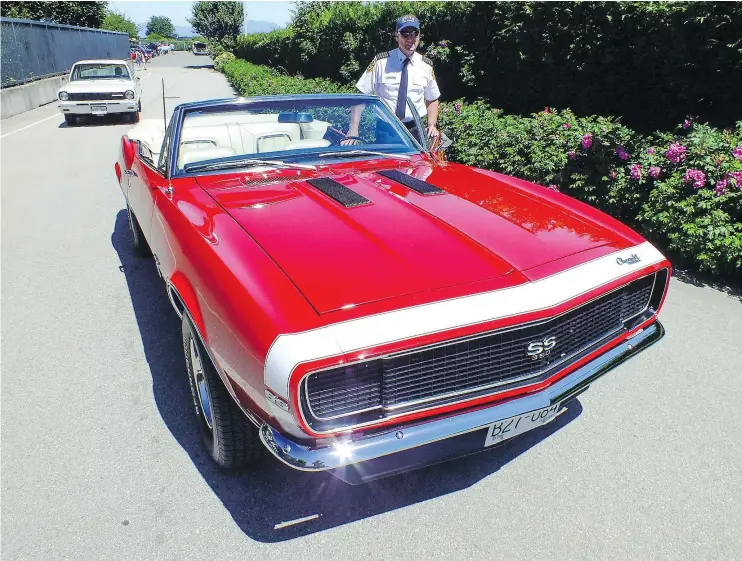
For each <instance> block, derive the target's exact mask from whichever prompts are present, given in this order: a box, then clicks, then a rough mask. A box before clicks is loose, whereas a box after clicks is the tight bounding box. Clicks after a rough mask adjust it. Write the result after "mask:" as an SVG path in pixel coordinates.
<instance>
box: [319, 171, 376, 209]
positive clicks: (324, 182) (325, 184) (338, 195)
mask: <svg viewBox="0 0 742 561" xmlns="http://www.w3.org/2000/svg"><path fill="white" fill-rule="evenodd" d="M307 183H309V184H310V185H311V186H312V187H314V188H315V189H317V190H318V191H322V192H323V193H324V194H325V195H327V196H328V197H330V198H331V199H334V200H336V201H337V202H339V203H340V204H341V205H343V206H344V207H345V208H352V207H354V206H360V205H367V204H370V203H371V201H369V200H368V199H367V198H366V197H364V196H363V195H359V194H358V193H356V192H355V191H353V190H352V189H349V188H348V187H346V186H345V185H343V184H342V183H338V182H337V181H335V180H334V179H331V178H329V177H319V178H317V179H307Z"/></svg>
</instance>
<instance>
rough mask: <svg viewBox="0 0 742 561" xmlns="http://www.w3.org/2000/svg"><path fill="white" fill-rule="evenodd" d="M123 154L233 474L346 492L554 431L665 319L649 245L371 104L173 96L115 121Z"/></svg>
mask: <svg viewBox="0 0 742 561" xmlns="http://www.w3.org/2000/svg"><path fill="white" fill-rule="evenodd" d="M352 111H358V112H359V113H358V114H359V115H360V117H361V118H360V123H361V127H360V132H359V134H358V136H355V137H348V136H346V134H345V133H344V131H346V130H347V129H348V122H349V116H350V114H351V112H352ZM416 124H417V126H418V128H419V130H423V128H422V123H420V122H419V120H418V121H417V122H416ZM344 141H346V142H347V141H353V142H355V145H352V146H348V145H343V144H345V142H344ZM163 147H164V148H163ZM161 150H162V151H161ZM114 168H115V172H116V176H117V178H118V180H119V183H120V186H121V189H122V192H123V195H124V198H125V200H126V205H127V209H128V216H129V224H130V227H131V231H132V239H133V244H134V250H135V251H136V252H137V253H138V254H139V255H154V261H155V264H156V267H157V269H158V271H159V273H160V275H161V276H162V278H163V279H164V288H165V291H166V293H167V296H168V298H169V299H170V302H171V303H172V306H173V308H174V309H175V312H176V313H177V314H178V315H179V316H180V317H181V320H182V337H183V348H184V352H185V364H186V372H185V374H186V375H187V377H188V380H189V383H190V388H191V392H192V397H193V411H194V412H195V414H196V416H197V419H198V424H199V427H200V431H201V435H202V436H203V441H204V444H205V447H206V449H207V450H208V452H209V454H210V455H211V457H212V458H213V460H214V461H215V462H216V463H217V464H218V465H220V466H223V467H227V468H231V467H236V466H240V465H244V464H248V463H249V462H251V461H252V460H253V459H254V458H255V457H256V456H257V455H258V454H259V453H260V451H261V449H262V448H265V449H267V450H269V451H270V453H271V454H273V455H274V456H275V457H276V458H278V459H279V460H280V461H282V462H284V463H285V464H287V465H289V466H291V467H292V468H296V469H299V470H304V471H326V470H327V471H330V472H332V473H333V474H334V475H336V476H338V477H340V478H342V479H344V480H346V481H348V482H351V483H359V482H363V481H368V480H371V479H374V478H377V477H381V476H386V475H390V474H393V473H397V472H401V471H406V470H409V469H413V468H416V467H420V466H423V465H428V464H430V463H434V462H439V461H442V460H445V459H449V458H452V457H457V456H463V455H468V454H470V453H473V452H477V451H480V450H484V449H487V448H488V447H490V446H492V445H495V444H499V443H500V442H503V441H504V440H506V439H509V438H511V437H514V436H517V435H519V434H522V433H524V432H526V431H529V430H531V429H534V428H536V427H540V426H543V425H544V424H545V423H548V422H550V421H551V420H552V419H554V418H555V417H556V416H558V415H559V414H560V413H562V412H563V411H564V408H565V405H567V404H569V402H570V400H571V399H573V398H574V397H575V396H577V395H578V394H580V393H581V392H583V391H584V390H586V389H587V388H588V386H589V385H591V384H592V383H594V382H595V380H596V379H597V378H599V377H600V376H602V375H604V374H605V373H606V372H608V371H609V370H611V369H613V368H614V367H616V366H618V365H619V364H621V363H622V362H624V361H625V360H627V359H628V358H630V357H633V356H634V355H636V354H637V353H640V352H642V351H643V350H645V349H646V348H647V347H648V346H650V345H652V344H653V343H655V342H656V341H658V340H659V339H660V338H661V337H662V336H663V333H664V331H663V328H662V326H661V324H660V323H659V321H658V319H657V315H658V312H659V310H660V308H661V306H662V303H663V300H664V297H665V294H666V290H667V286H668V282H669V279H670V263H669V262H668V261H667V259H665V257H663V255H662V254H661V253H660V252H659V251H657V249H655V248H654V247H653V246H652V245H651V244H650V243H649V242H647V241H646V240H644V239H643V238H642V237H641V236H639V235H638V234H637V233H636V232H634V231H632V230H631V229H630V228H628V227H627V226H625V225H623V224H621V223H620V222H618V221H617V220H615V219H613V218H611V217H609V216H607V215H605V214H603V213H602V212H599V211H597V210H595V209H594V208H592V207H590V206H588V205H586V204H584V203H581V202H578V201H576V200H574V199H572V198H570V197H568V196H565V195H563V194H560V193H556V192H553V191H551V190H548V189H546V188H544V187H541V186H539V185H535V184H533V183H529V182H527V181H524V180H521V179H517V178H515V177H510V176H507V175H503V174H500V173H495V172H491V171H485V170H482V169H477V168H473V167H469V166H465V165H460V164H454V163H448V162H445V161H442V160H440V159H439V158H436V157H434V154H432V153H431V152H430V151H429V149H428V147H427V144H426V140H425V138H415V137H413V136H412V135H411V133H410V132H408V130H407V128H406V127H404V126H403V125H402V123H400V121H399V120H398V119H397V118H396V117H395V116H394V114H393V113H391V112H390V111H389V109H388V108H387V107H386V106H385V105H384V104H383V103H382V102H381V100H379V98H377V97H372V96H364V95H353V94H335V95H293V96H272V97H261V98H250V99H238V100H215V101H204V102H197V103H188V104H182V105H179V106H178V107H176V108H175V110H174V113H173V116H172V118H171V120H170V123H169V125H168V128H167V132H166V131H165V129H164V125H163V123H162V121H160V120H153V121H143V122H142V123H140V124H139V125H137V126H136V127H133V128H132V129H131V130H130V131H129V132H128V133H127V134H126V135H124V136H123V138H122V142H121V154H120V158H119V160H118V162H116V163H115V165H114ZM601 413H602V414H603V415H604V416H607V417H610V418H613V419H615V421H616V422H620V418H621V417H620V416H621V413H620V412H619V406H617V407H616V409H615V410H606V411H602V412H601ZM261 442H262V445H261Z"/></svg>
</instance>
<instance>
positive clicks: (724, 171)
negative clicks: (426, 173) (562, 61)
mask: <svg viewBox="0 0 742 561" xmlns="http://www.w3.org/2000/svg"><path fill="white" fill-rule="evenodd" d="M222 71H223V72H224V73H225V74H226V76H227V78H228V80H229V82H230V83H231V84H232V85H233V86H234V87H235V88H236V89H237V90H238V91H239V92H240V93H241V94H242V95H244V96H258V95H272V94H291V93H297V94H298V93H336V92H351V91H354V88H351V87H350V86H344V85H342V84H338V83H336V82H331V81H329V80H322V79H302V78H299V77H295V76H288V75H287V74H285V73H282V72H278V71H276V70H274V69H270V68H267V67H265V66H258V65H255V64H251V63H249V62H246V61H244V60H241V59H235V60H229V61H226V62H225V63H224V64H223V65H222ZM438 123H439V128H440V129H441V130H443V131H444V132H445V133H446V134H447V135H448V136H449V137H450V138H451V139H452V140H453V141H454V142H453V145H452V146H451V148H450V149H449V150H448V152H447V155H448V158H449V159H451V160H453V161H457V162H461V163H464V164H467V165H471V166H476V167H480V168H484V169H490V170H495V171H500V172H502V173H505V174H508V175H513V176H516V177H520V178H523V179H526V180H528V181H532V182H534V183H539V184H541V185H544V186H548V187H550V188H552V189H556V190H559V191H562V192H563V193H565V194H567V195H570V196H573V197H575V198H577V199H580V200H582V201H585V202H586V203H588V204H590V205H592V206H594V207H596V208H598V209H600V210H603V211H604V212H607V213H608V214H610V215H612V216H614V217H616V218H618V219H619V220H621V221H623V222H625V223H627V224H629V225H631V226H632V227H634V228H637V229H638V230H639V231H641V232H642V233H643V234H644V235H646V236H647V237H648V238H649V239H650V240H651V241H652V242H654V243H656V244H658V245H659V246H660V248H663V249H665V250H669V252H670V255H671V256H672V257H673V258H674V259H675V258H680V259H682V260H683V261H684V262H685V263H687V264H689V265H691V266H693V267H694V268H697V269H699V270H702V271H709V272H712V273H716V274H721V275H728V276H735V275H739V276H742V121H741V122H738V123H737V128H736V130H719V129H716V128H713V127H710V126H709V125H707V124H703V123H698V122H692V121H690V120H686V121H685V122H684V124H683V125H679V126H678V127H677V128H676V130H675V131H673V132H669V133H654V134H651V135H642V134H639V133H637V132H636V131H634V130H632V129H630V128H628V127H626V126H625V125H623V124H621V123H620V122H618V120H616V119H614V118H610V117H596V116H589V117H576V116H575V115H574V113H572V112H571V111H569V110H564V111H558V110H553V109H548V108H546V109H545V110H544V111H541V112H539V113H534V114H532V115H530V116H517V115H507V114H505V113H504V112H503V111H502V109H496V108H493V107H491V106H489V105H488V104H486V103H485V102H483V101H477V102H474V103H466V102H465V101H463V100H459V101H456V102H446V103H443V104H441V110H440V117H439V120H438ZM699 172H702V173H703V180H702V181H701V176H700V175H699ZM694 182H695V185H694Z"/></svg>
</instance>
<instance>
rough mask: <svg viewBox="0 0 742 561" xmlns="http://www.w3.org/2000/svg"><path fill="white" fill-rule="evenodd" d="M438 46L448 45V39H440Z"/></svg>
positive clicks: (444, 46)
mask: <svg viewBox="0 0 742 561" xmlns="http://www.w3.org/2000/svg"><path fill="white" fill-rule="evenodd" d="M438 46H440V47H443V48H444V49H445V48H446V47H448V41H446V40H445V39H444V40H443V41H438Z"/></svg>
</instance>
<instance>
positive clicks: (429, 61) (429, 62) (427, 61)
mask: <svg viewBox="0 0 742 561" xmlns="http://www.w3.org/2000/svg"><path fill="white" fill-rule="evenodd" d="M423 62H424V63H425V64H429V65H430V66H433V61H432V60H430V59H429V58H428V57H426V56H424V57H423Z"/></svg>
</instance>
